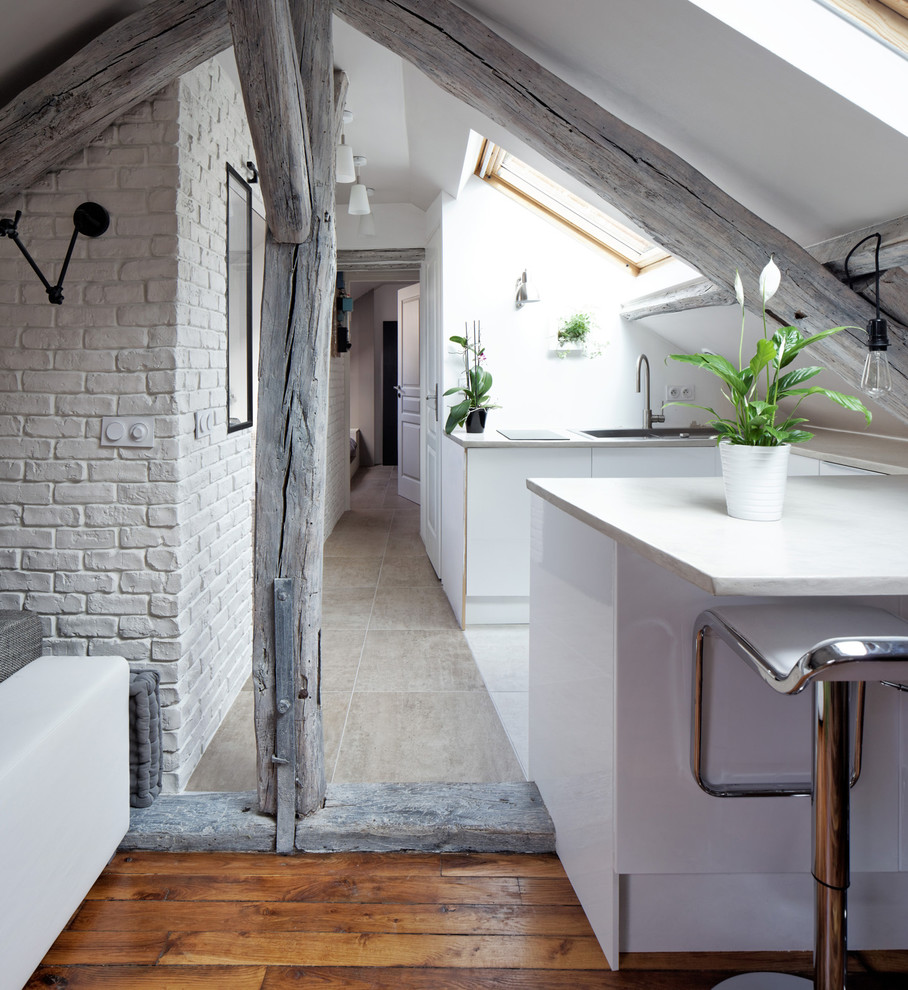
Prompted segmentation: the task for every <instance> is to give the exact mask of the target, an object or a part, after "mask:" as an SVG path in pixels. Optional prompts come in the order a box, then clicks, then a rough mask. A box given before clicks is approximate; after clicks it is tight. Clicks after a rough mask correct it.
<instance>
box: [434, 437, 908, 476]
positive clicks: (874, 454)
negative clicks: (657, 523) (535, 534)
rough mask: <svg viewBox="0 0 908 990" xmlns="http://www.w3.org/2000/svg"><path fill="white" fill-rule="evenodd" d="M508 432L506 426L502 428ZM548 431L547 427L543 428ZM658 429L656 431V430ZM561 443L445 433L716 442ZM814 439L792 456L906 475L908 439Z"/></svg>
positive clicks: (496, 443)
mask: <svg viewBox="0 0 908 990" xmlns="http://www.w3.org/2000/svg"><path fill="white" fill-rule="evenodd" d="M502 429H507V427H502ZM545 429H547V428H545ZM657 429H658V428H657ZM551 432H553V433H557V434H559V435H560V436H561V437H562V438H563V439H560V440H510V439H508V438H507V437H505V436H502V435H501V434H500V433H499V432H498V431H497V430H493V429H488V430H486V431H485V433H466V432H464V431H463V430H455V431H454V432H453V433H450V434H447V436H449V437H450V438H451V440H453V441H454V442H455V443H456V444H459V445H460V446H461V447H466V448H468V449H471V448H479V449H489V448H496V447H501V448H506V447H524V448H525V447H617V448H622V447H677V446H682V445H683V446H688V447H712V446H715V440H711V439H709V438H703V437H696V438H689V439H678V438H667V439H665V440H653V439H651V438H650V439H643V438H640V437H608V438H604V439H599V438H597V437H589V436H585V435H584V434H581V433H576V432H574V431H573V430H562V429H554V430H551ZM813 432H814V438H813V440H811V441H810V442H809V443H807V444H798V445H796V446H795V447H793V448H792V453H793V454H796V455H797V456H800V457H811V458H815V459H817V460H829V461H835V462H836V463H838V464H846V465H848V466H850V467H857V468H864V469H865V470H868V471H879V472H881V473H883V474H908V440H899V439H896V438H894V437H884V436H878V435H876V434H873V433H854V432H851V431H846V430H824V429H818V428H813Z"/></svg>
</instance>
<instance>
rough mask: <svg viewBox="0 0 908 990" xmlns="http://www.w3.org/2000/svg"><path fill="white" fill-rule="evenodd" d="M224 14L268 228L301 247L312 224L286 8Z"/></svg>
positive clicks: (307, 153) (299, 87)
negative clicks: (227, 19) (244, 107)
mask: <svg viewBox="0 0 908 990" xmlns="http://www.w3.org/2000/svg"><path fill="white" fill-rule="evenodd" d="M227 12H228V15H229V18H230V31H231V34H232V36H233V52H234V55H235V56H236V64H237V69H238V70H239V74H240V86H241V88H242V90H243V102H244V103H245V104H246V119H247V120H248V122H249V130H250V133H251V134H252V144H253V147H254V148H255V157H256V161H257V163H258V172H259V181H260V182H261V186H262V199H263V200H264V203H265V219H266V220H267V222H268V229H269V230H270V231H271V236H272V237H273V238H274V239H275V240H276V241H278V242H280V243H281V244H301V243H302V242H303V241H305V240H306V238H307V237H308V236H309V227H310V224H311V222H312V207H311V202H310V193H309V162H310V161H311V158H312V150H311V148H310V146H309V129H308V126H307V124H306V94H305V93H304V92H303V83H302V80H301V79H300V70H299V59H298V57H297V53H296V42H295V41H294V38H293V24H292V22H291V18H290V6H289V4H288V2H287V0H227Z"/></svg>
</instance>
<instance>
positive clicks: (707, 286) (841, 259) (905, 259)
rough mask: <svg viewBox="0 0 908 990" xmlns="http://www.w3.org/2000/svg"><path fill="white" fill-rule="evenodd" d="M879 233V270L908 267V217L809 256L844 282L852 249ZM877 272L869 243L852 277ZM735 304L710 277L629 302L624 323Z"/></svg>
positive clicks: (814, 249) (856, 257) (854, 262)
mask: <svg viewBox="0 0 908 990" xmlns="http://www.w3.org/2000/svg"><path fill="white" fill-rule="evenodd" d="M875 233H879V234H880V236H881V237H882V243H881V244H880V269H881V270H883V271H885V270H886V269H890V268H902V267H903V266H904V265H908V216H904V217H897V218H896V219H895V220H887V221H886V222H885V223H877V224H874V225H873V226H871V227H863V228H862V229H861V230H853V231H851V232H850V233H847V234H841V235H840V236H838V237H832V238H830V239H829V240H828V241H821V242H820V243H819V244H814V245H812V246H811V247H809V248H807V250H808V251H809V252H810V254H811V255H812V256H813V257H814V258H816V260H817V261H819V262H820V264H821V265H825V266H826V267H827V268H828V269H829V270H830V271H831V272H834V273H835V274H836V276H837V277H838V278H839V279H840V280H841V281H845V259H846V258H847V257H848V255H849V253H850V252H851V249H852V248H854V247H855V246H856V245H858V244H860V243H861V242H862V241H864V240H865V239H866V238H867V237H869V236H870V235H871V234H875ZM875 270H876V241H866V243H864V244H863V246H862V247H861V248H859V249H858V250H857V251H855V253H854V254H853V255H852V257H851V260H850V261H849V262H848V273H849V275H850V276H851V277H855V276H859V275H867V274H869V273H871V272H873V271H875ZM734 301H735V296H734V293H733V292H730V291H729V290H727V289H725V288H722V287H720V286H716V285H713V283H712V282H710V280H709V279H707V278H697V279H691V280H690V281H689V282H683V283H680V284H678V285H673V286H671V287H669V288H667V289H662V290H660V291H659V292H651V293H649V294H647V295H645V296H638V297H637V298H635V299H629V300H628V301H627V302H626V303H624V304H623V305H622V307H621V317H622V319H625V320H642V319H645V318H646V317H649V316H657V315H659V314H665V313H680V312H682V311H683V310H687V309H703V308H704V307H706V306H725V305H727V304H728V303H732V302H734Z"/></svg>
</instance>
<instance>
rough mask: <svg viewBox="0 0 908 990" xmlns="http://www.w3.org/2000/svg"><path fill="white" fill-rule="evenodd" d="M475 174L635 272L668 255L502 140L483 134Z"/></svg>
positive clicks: (656, 262)
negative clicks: (506, 147)
mask: <svg viewBox="0 0 908 990" xmlns="http://www.w3.org/2000/svg"><path fill="white" fill-rule="evenodd" d="M475 174H476V175H477V176H478V177H479V178H480V179H483V180H484V181H485V182H488V183H489V185H491V186H494V187H495V188H496V189H498V190H500V191H501V192H503V193H505V194H506V195H508V196H511V197H512V198H513V199H516V200H517V201H518V202H519V203H522V204H523V205H524V206H526V207H527V208H529V209H531V210H533V211H534V212H535V213H538V214H540V215H542V216H544V217H545V218H546V219H548V220H551V221H552V222H554V223H556V224H558V225H559V226H561V227H564V228H565V229H567V230H568V231H570V232H571V233H572V234H574V235H575V236H577V237H580V238H581V239H583V240H584V241H586V242H587V243H588V244H593V245H594V246H595V247H597V248H599V249H600V250H602V251H605V252H606V254H608V255H609V256H610V257H612V258H613V259H614V260H616V261H618V262H620V263H621V264H622V265H624V266H625V267H626V268H628V269H629V270H630V271H631V272H632V273H633V274H634V275H639V274H640V273H641V272H642V271H644V270H645V269H647V268H650V267H651V266H653V265H656V264H658V263H659V262H662V261H666V260H667V259H668V258H670V257H671V255H670V254H669V253H668V252H667V251H664V250H663V249H662V248H660V247H658V246H657V245H655V244H653V242H652V241H649V240H647V239H646V238H645V237H642V236H641V235H640V234H637V233H636V232H635V231H633V230H631V229H630V228H629V227H627V226H625V225H624V224H622V223H620V222H619V221H618V220H615V219H614V218H613V217H610V216H608V214H606V213H603V212H602V211H601V210H599V209H597V208H596V207H595V206H592V205H591V204H590V203H588V202H587V201H586V200H584V199H581V198H580V197H579V196H575V195H574V193H572V192H569V191H568V190H567V189H565V188H564V186H562V185H559V183H557V182H554V181H552V180H551V179H549V178H548V177H547V176H545V175H543V174H542V173H541V172H537V171H536V169H534V168H533V167H532V166H530V165H527V164H526V162H523V161H521V160H520V159H519V158H516V157H515V156H514V155H512V154H510V152H507V151H505V150H504V148H502V147H501V146H500V145H498V144H495V143H494V142H492V141H490V140H488V138H486V139H484V140H483V144H482V148H481V149H480V152H479V159H478V161H477V163H476V169H475Z"/></svg>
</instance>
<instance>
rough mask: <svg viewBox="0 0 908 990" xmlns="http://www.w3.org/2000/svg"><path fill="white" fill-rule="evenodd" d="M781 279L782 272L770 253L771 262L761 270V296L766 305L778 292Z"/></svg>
mask: <svg viewBox="0 0 908 990" xmlns="http://www.w3.org/2000/svg"><path fill="white" fill-rule="evenodd" d="M781 281H782V273H781V272H780V271H779V266H778V265H777V264H776V263H775V262H774V261H773V260H772V256H771V255H770V258H769V264H768V265H767V266H766V267H765V268H764V269H763V271H762V272H760V296H761V297H762V299H763V304H764V305H765V304H766V303H768V302H769V300H770V299H772V297H773V296H774V295H775V294H776V290H777V289H778V288H779V285H780V283H781Z"/></svg>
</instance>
